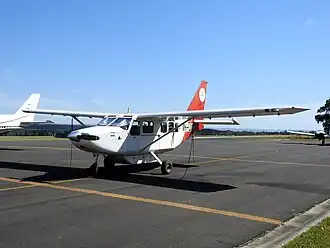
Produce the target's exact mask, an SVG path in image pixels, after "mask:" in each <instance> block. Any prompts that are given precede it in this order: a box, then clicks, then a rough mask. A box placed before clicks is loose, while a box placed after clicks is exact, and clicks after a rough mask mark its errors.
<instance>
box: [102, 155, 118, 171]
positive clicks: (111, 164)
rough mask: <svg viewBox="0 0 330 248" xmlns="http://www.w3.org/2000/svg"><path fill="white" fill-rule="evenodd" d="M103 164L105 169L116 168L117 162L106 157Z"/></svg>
mask: <svg viewBox="0 0 330 248" xmlns="http://www.w3.org/2000/svg"><path fill="white" fill-rule="evenodd" d="M103 164H104V167H105V168H107V169H108V168H112V167H114V166H115V161H114V160H113V158H112V157H110V156H106V157H105V158H104V160H103Z"/></svg>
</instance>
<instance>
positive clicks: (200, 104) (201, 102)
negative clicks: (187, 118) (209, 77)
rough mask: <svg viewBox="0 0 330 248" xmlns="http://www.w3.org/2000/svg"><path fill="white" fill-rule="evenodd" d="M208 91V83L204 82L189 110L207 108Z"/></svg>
mask: <svg viewBox="0 0 330 248" xmlns="http://www.w3.org/2000/svg"><path fill="white" fill-rule="evenodd" d="M206 89H207V82H206V81H204V80H203V81H202V82H201V84H200V85H199V87H198V89H197V91H196V93H195V95H194V97H193V99H192V100H191V102H190V104H189V106H188V108H187V110H188V111H189V110H203V109H204V106H205V100H206Z"/></svg>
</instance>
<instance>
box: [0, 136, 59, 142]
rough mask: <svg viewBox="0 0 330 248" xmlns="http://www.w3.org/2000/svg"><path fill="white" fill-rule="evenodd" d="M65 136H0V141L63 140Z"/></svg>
mask: <svg viewBox="0 0 330 248" xmlns="http://www.w3.org/2000/svg"><path fill="white" fill-rule="evenodd" d="M63 139H65V138H55V137H53V136H0V141H24V140H31V141H33V140H35V141H40V140H49V141H51V140H63Z"/></svg>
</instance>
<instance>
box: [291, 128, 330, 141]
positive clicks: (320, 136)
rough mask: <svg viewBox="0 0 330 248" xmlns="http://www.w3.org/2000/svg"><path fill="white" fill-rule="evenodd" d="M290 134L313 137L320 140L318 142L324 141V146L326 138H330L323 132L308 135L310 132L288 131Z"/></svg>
mask: <svg viewBox="0 0 330 248" xmlns="http://www.w3.org/2000/svg"><path fill="white" fill-rule="evenodd" d="M287 132H288V133H292V134H297V135H305V136H311V137H313V138H315V139H318V140H320V141H321V140H322V145H325V139H326V138H330V135H328V134H326V133H325V132H323V131H315V132H314V133H308V132H300V131H291V130H288V131H287Z"/></svg>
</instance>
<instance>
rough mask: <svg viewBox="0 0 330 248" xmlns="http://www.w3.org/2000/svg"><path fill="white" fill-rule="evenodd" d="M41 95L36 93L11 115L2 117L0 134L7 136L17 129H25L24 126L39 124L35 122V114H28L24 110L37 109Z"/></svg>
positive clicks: (0, 116) (0, 119) (0, 118)
mask: <svg viewBox="0 0 330 248" xmlns="http://www.w3.org/2000/svg"><path fill="white" fill-rule="evenodd" d="M39 100H40V94H37V93H34V94H31V95H30V96H29V98H28V99H27V100H26V101H25V102H24V103H23V104H22V106H21V107H20V108H19V109H18V110H17V111H16V113H14V114H11V115H0V134H5V133H8V132H11V131H13V130H17V129H23V128H24V125H27V124H31V123H38V122H36V121H34V118H35V114H33V113H29V114H26V113H24V112H23V111H22V110H23V109H27V108H32V109H34V108H37V107H38V104H39Z"/></svg>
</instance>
